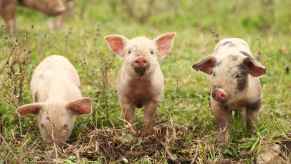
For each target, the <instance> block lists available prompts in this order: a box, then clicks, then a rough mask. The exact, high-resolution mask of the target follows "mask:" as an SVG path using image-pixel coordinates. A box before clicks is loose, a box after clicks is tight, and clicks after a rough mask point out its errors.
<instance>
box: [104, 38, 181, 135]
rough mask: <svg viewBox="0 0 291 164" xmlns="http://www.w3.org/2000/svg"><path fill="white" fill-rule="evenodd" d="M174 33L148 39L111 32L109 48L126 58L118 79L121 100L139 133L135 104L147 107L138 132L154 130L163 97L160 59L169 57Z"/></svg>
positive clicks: (123, 110) (126, 118)
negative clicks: (135, 121)
mask: <svg viewBox="0 0 291 164" xmlns="http://www.w3.org/2000/svg"><path fill="white" fill-rule="evenodd" d="M174 37H175V33H166V34H163V35H160V36H158V37H156V38H155V39H153V40H152V39H149V38H147V37H136V38H133V39H127V38H126V37H124V36H121V35H108V36H106V37H105V40H106V42H107V44H108V46H109V48H110V49H111V50H112V51H113V52H114V53H115V54H117V55H118V56H120V57H121V58H122V59H123V64H122V67H121V69H120V72H119V76H118V80H117V91H118V97H119V103H120V106H121V108H122V113H123V116H124V120H125V122H126V125H127V127H128V128H129V130H130V131H131V132H132V133H133V134H137V132H136V130H135V128H134V126H133V125H132V124H133V121H134V110H135V108H141V107H144V129H143V130H142V132H141V133H140V134H139V135H141V136H148V135H150V134H152V133H153V125H154V117H155V111H156V109H157V107H158V105H159V102H160V101H161V98H162V95H163V89H164V76H163V73H162V71H161V69H160V64H159V59H162V58H164V57H166V56H167V55H168V54H169V53H170V51H171V47H172V43H173V40H174Z"/></svg>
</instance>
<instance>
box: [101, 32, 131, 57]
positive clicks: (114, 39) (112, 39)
mask: <svg viewBox="0 0 291 164" xmlns="http://www.w3.org/2000/svg"><path fill="white" fill-rule="evenodd" d="M105 40H106V42H107V45H108V47H109V48H110V49H111V50H112V51H113V52H114V53H116V54H118V55H120V56H123V50H124V48H125V44H126V41H127V39H126V38H125V37H124V36H121V35H107V36H105Z"/></svg>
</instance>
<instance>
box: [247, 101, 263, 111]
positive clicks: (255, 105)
mask: <svg viewBox="0 0 291 164" xmlns="http://www.w3.org/2000/svg"><path fill="white" fill-rule="evenodd" d="M246 107H247V109H248V110H259V109H260V107H261V99H259V100H257V101H255V102H251V103H248V104H247V105H246Z"/></svg>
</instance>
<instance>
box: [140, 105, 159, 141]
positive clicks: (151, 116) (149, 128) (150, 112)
mask: <svg viewBox="0 0 291 164" xmlns="http://www.w3.org/2000/svg"><path fill="white" fill-rule="evenodd" d="M157 107H158V102H155V101H152V102H149V103H148V104H146V105H145V107H144V128H143V132H142V133H141V136H147V135H150V134H152V133H153V126H154V123H155V115H156V109H157Z"/></svg>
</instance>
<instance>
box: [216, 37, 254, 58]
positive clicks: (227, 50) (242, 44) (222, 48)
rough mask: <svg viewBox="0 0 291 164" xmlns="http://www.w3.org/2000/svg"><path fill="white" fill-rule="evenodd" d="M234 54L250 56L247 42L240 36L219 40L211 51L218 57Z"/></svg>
mask: <svg viewBox="0 0 291 164" xmlns="http://www.w3.org/2000/svg"><path fill="white" fill-rule="evenodd" d="M235 54H241V55H248V56H252V53H251V50H250V48H249V45H248V43H247V42H246V41H244V40H243V39H240V38H226V39H223V40H221V41H219V42H218V43H217V44H216V46H215V49H214V53H213V55H214V56H216V57H218V58H223V57H225V56H228V55H235Z"/></svg>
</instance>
